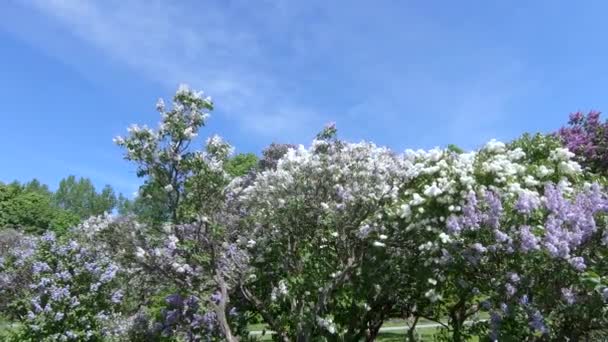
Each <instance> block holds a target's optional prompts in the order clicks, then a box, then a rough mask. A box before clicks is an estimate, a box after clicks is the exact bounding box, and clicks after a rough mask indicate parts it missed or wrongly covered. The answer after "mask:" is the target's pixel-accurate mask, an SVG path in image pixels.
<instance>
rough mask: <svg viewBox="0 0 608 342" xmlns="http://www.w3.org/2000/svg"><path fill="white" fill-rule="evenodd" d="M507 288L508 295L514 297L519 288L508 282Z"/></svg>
mask: <svg viewBox="0 0 608 342" xmlns="http://www.w3.org/2000/svg"><path fill="white" fill-rule="evenodd" d="M505 290H506V291H507V296H508V297H512V296H513V295H514V294H515V292H517V288H515V286H513V285H512V284H511V283H507V284H506V285H505Z"/></svg>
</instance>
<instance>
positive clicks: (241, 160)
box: [224, 153, 258, 177]
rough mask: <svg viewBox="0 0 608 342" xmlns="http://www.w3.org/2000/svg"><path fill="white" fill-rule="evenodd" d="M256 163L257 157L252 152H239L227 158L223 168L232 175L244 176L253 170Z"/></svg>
mask: <svg viewBox="0 0 608 342" xmlns="http://www.w3.org/2000/svg"><path fill="white" fill-rule="evenodd" d="M257 164H258V157H257V156H256V155H255V154H253V153H239V154H237V155H235V156H234V157H232V158H230V159H228V161H227V162H226V164H225V165H224V169H225V170H226V172H228V174H229V175H230V176H232V177H240V176H244V175H246V174H247V173H249V172H251V171H253V170H254V169H255V168H256V166H257Z"/></svg>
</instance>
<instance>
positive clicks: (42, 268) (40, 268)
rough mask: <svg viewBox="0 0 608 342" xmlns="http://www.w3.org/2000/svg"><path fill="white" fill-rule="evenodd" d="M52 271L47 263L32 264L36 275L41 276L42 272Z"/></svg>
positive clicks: (37, 262)
mask: <svg viewBox="0 0 608 342" xmlns="http://www.w3.org/2000/svg"><path fill="white" fill-rule="evenodd" d="M49 271H51V267H49V265H48V264H47V263H46V262H40V261H36V262H34V263H33V264H32V272H33V273H34V274H39V273H41V272H49Z"/></svg>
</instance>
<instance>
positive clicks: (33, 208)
mask: <svg viewBox="0 0 608 342" xmlns="http://www.w3.org/2000/svg"><path fill="white" fill-rule="evenodd" d="M78 221H79V219H78V217H77V216H75V215H73V214H72V213H70V212H67V211H65V210H63V209H61V208H57V207H56V206H54V205H53V202H52V198H51V194H50V192H48V188H47V187H46V186H43V185H41V184H40V183H38V182H37V181H32V182H30V183H27V184H26V185H24V186H21V185H20V184H19V183H17V182H13V183H11V184H8V185H4V184H0V227H2V228H13V229H16V230H19V231H22V232H26V233H35V234H41V233H43V232H45V231H46V230H48V229H51V230H54V231H56V232H58V233H59V232H63V231H65V230H66V229H67V228H69V227H71V226H73V225H75V224H76V223H78Z"/></svg>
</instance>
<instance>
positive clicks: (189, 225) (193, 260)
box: [114, 85, 247, 341]
mask: <svg viewBox="0 0 608 342" xmlns="http://www.w3.org/2000/svg"><path fill="white" fill-rule="evenodd" d="M156 107H157V111H158V112H159V113H160V115H161V123H160V125H159V127H158V129H156V130H153V129H151V128H148V127H139V126H137V125H133V126H131V127H130V128H129V133H130V134H129V136H127V137H126V138H123V137H117V138H115V139H114V141H115V142H116V143H117V144H118V145H119V146H121V147H123V148H124V149H125V159H127V160H129V161H132V162H134V163H135V164H136V165H137V175H138V176H139V177H141V178H144V185H142V186H141V187H140V196H141V197H143V201H142V202H140V203H141V204H143V205H144V206H143V208H146V204H148V203H153V204H154V205H156V206H158V208H159V209H160V210H159V212H160V213H162V215H163V216H164V217H163V216H161V218H164V219H166V221H168V222H164V224H163V226H164V227H168V228H169V229H166V230H162V231H160V232H158V235H160V236H161V237H162V238H164V239H165V240H164V241H163V242H164V243H163V244H162V245H161V246H159V245H158V244H157V243H155V241H154V239H153V238H152V236H144V237H143V239H142V240H143V241H140V245H138V260H139V263H140V264H141V265H142V267H143V268H144V269H145V270H147V271H150V272H154V273H156V274H158V275H159V276H162V277H164V278H165V280H167V281H170V282H172V283H173V284H175V285H176V286H177V287H179V288H180V289H181V290H182V291H183V292H186V293H190V294H193V295H194V296H195V297H196V298H200V299H206V301H204V302H203V303H202V304H204V306H205V307H208V308H211V310H212V313H213V314H214V317H215V320H216V322H217V325H219V327H220V329H221V331H222V333H223V335H224V337H225V339H226V340H228V341H236V339H235V337H234V336H233V332H232V328H231V325H230V322H229V318H228V312H229V309H230V308H229V301H230V300H229V294H230V291H231V288H230V284H229V281H230V278H231V274H232V271H231V269H232V265H234V263H233V261H232V260H235V258H236V256H237V255H239V253H238V251H237V250H235V248H234V244H233V240H234V238H235V237H234V236H232V235H231V234H230V232H229V231H228V230H227V227H229V225H227V224H225V223H226V220H228V219H229V218H230V216H229V215H227V213H226V212H225V211H224V206H225V199H226V198H225V191H224V189H225V187H226V185H227V184H228V183H229V182H230V180H231V177H230V176H229V175H228V174H227V173H226V171H225V165H226V162H227V161H228V160H229V159H228V158H229V156H230V155H231V154H232V150H233V149H232V147H231V146H230V145H228V144H227V143H226V142H224V141H223V140H222V139H221V138H220V137H218V136H211V137H210V138H208V139H207V141H206V146H205V149H204V150H203V151H201V150H195V149H194V148H193V147H192V146H191V145H192V142H193V139H194V138H195V137H196V136H197V135H198V132H199V130H200V128H201V127H203V126H204V125H205V120H206V118H207V117H208V116H209V114H208V111H210V110H211V109H212V108H213V105H212V103H211V100H210V99H209V98H203V97H202V92H196V91H193V90H190V89H189V88H188V87H187V86H185V85H182V86H180V87H179V89H178V90H177V92H176V94H175V96H174V97H173V107H172V108H171V109H166V108H165V105H164V102H163V101H162V99H161V100H159V102H158V103H157V106H156ZM246 159H247V158H246ZM148 200H150V202H146V201H148ZM125 207H126V208H128V207H129V205H126V206H125ZM148 208H149V207H148ZM146 209H147V208H146ZM161 222H162V221H161ZM157 223H160V222H157ZM163 250H164V251H166V252H161V251H163ZM154 251H159V252H158V253H157V252H154ZM237 259H238V258H237ZM212 294H213V296H211V295H212Z"/></svg>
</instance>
